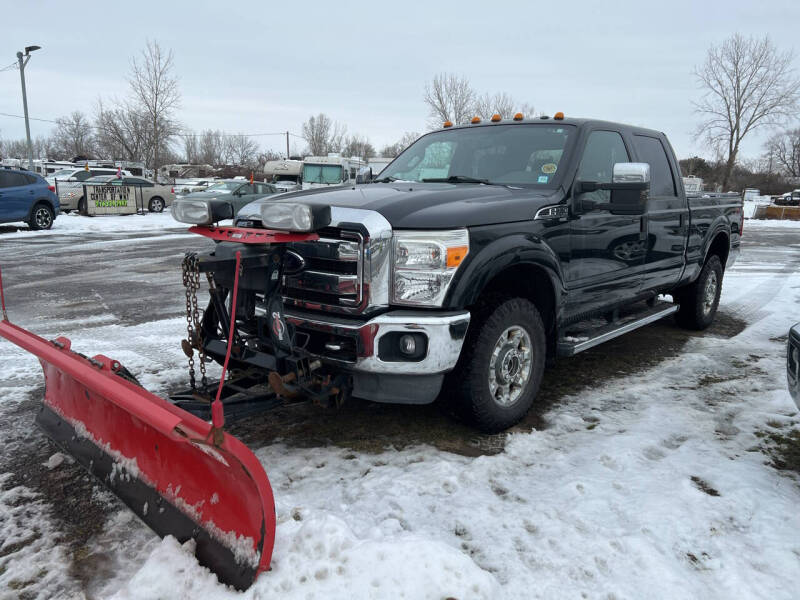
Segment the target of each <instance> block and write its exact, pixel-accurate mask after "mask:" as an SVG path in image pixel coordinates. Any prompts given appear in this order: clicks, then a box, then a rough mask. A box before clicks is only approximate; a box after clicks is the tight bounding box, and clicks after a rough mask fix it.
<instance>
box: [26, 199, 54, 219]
mask: <svg viewBox="0 0 800 600" xmlns="http://www.w3.org/2000/svg"><path fill="white" fill-rule="evenodd" d="M40 204H44V205H45V206H47V208H49V209H50V212H52V213H53V220H55V218H56V215H57V213H58V211H57V210H56V207H55V206H53V202H52V201H51V200H50V199H49V198H47V197H46V196H42V197H40V198H37V199H36V200H34V201H33V202H31V207H30V208H29V209H28V218H27V219H25V220H26V221H29V220H31V219H32V218H33V211H34V210H36V207H37V206H39V205H40Z"/></svg>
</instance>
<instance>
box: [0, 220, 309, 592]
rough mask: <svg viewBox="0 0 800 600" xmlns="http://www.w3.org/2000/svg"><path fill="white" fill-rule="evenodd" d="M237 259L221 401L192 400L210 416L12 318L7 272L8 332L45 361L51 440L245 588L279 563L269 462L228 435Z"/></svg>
mask: <svg viewBox="0 0 800 600" xmlns="http://www.w3.org/2000/svg"><path fill="white" fill-rule="evenodd" d="M192 230H193V232H194V233H199V234H201V235H205V236H206V237H210V238H212V239H216V240H223V239H229V240H235V241H237V242H240V243H249V244H261V245H266V246H267V247H269V246H270V245H280V244H281V243H284V242H288V241H293V240H296V239H303V240H307V239H313V238H316V236H315V235H314V234H309V235H294V236H293V235H291V234H284V233H278V232H270V234H265V233H264V232H263V231H262V232H259V235H252V232H248V231H241V230H238V229H237V228H218V227H213V228H212V227H209V228H201V227H194V228H192ZM235 260H236V263H235V264H236V278H235V282H234V286H233V288H232V292H233V293H232V297H233V298H232V300H233V301H232V303H231V307H232V311H231V314H230V334H229V335H228V336H227V337H228V342H227V353H226V357H225V363H224V365H223V372H222V376H221V378H220V381H219V386H218V389H217V390H216V398H215V399H214V400H212V393H211V391H210V390H209V389H208V388H207V389H205V390H204V393H203V394H200V393H198V392H199V390H196V389H195V388H194V386H193V389H192V390H191V394H190V395H189V396H190V397H191V400H192V402H190V403H189V404H190V405H193V404H203V405H204V406H206V407H207V408H208V410H207V411H206V412H205V413H202V414H207V415H209V416H210V422H209V421H208V420H205V417H204V418H200V417H198V416H196V415H195V414H192V413H190V412H188V411H187V410H184V408H181V407H180V406H179V405H178V404H179V403H173V402H170V401H168V400H165V399H163V398H160V397H159V396H156V395H154V394H152V393H150V392H148V391H147V390H145V389H144V388H143V387H141V386H140V385H138V382H137V381H136V380H135V378H134V377H133V376H132V375H131V374H130V373H129V372H128V371H127V370H126V369H125V368H124V367H123V366H122V365H121V364H120V363H119V362H118V361H116V360H114V359H111V358H108V357H106V356H102V355H97V356H94V357H92V358H89V357H87V356H84V355H83V354H80V353H78V352H75V351H73V350H72V348H71V342H70V340H69V339H67V338H64V337H59V338H57V339H55V340H46V339H44V338H41V337H39V336H37V335H35V334H33V333H31V332H29V331H27V330H25V329H23V328H21V327H18V326H17V325H14V324H12V323H11V322H10V321H9V320H8V316H7V314H6V308H5V298H4V296H3V289H2V275H1V274H0V301H2V320H0V336H2V337H4V338H6V339H7V340H9V341H11V342H12V343H14V344H16V345H18V346H20V347H21V348H23V349H24V350H27V351H28V352H30V353H32V354H34V355H35V356H36V357H38V359H39V362H40V363H41V365H42V369H43V371H44V377H45V386H46V388H45V395H44V398H43V401H42V405H41V407H40V409H39V412H38V414H37V417H36V423H37V425H39V426H40V427H41V428H42V429H43V430H44V432H45V433H46V434H47V435H48V437H50V438H51V439H52V440H53V441H54V442H55V443H56V444H57V445H58V446H60V447H61V448H62V449H63V450H64V451H65V452H66V453H68V454H70V455H72V456H73V457H74V458H75V459H76V460H77V461H78V462H79V463H80V464H81V465H83V466H84V467H85V468H86V469H88V470H89V471H90V472H91V473H92V474H93V475H95V476H96V477H97V478H98V479H99V480H100V481H101V482H102V483H103V484H104V485H106V486H107V487H108V488H109V489H110V490H111V491H112V492H113V493H114V494H116V495H117V496H118V497H119V498H120V499H121V500H122V501H123V502H124V503H125V504H126V505H127V506H128V507H129V508H130V509H131V510H132V511H133V512H134V513H135V514H136V515H137V516H138V517H139V518H140V519H141V520H142V521H144V522H145V523H146V524H147V525H148V526H149V527H150V528H151V529H153V530H154V531H155V532H156V533H158V534H159V535H160V536H166V535H172V536H174V537H175V538H177V539H178V541H180V542H181V543H183V542H185V541H188V540H190V539H193V540H195V544H196V546H195V547H196V551H195V553H196V556H197V559H198V561H199V562H200V564H202V565H204V566H207V567H208V568H210V569H211V570H212V571H214V572H215V573H216V574H217V576H218V578H219V580H220V581H221V582H223V583H225V584H228V585H232V586H234V587H235V588H237V589H240V590H242V589H246V588H247V587H249V586H250V585H251V584H252V583H253V581H254V580H255V579H256V577H257V576H258V575H259V574H260V573H261V572H263V571H266V570H268V569H269V565H270V560H271V557H272V550H273V544H274V541H275V504H274V499H273V495H272V489H271V487H270V483H269V480H268V478H267V475H266V473H265V471H264V468H263V467H262V465H261V463H260V462H259V461H258V459H257V458H256V457H255V455H254V454H253V453H252V452H251V451H250V449H248V448H247V446H245V445H244V444H243V443H242V442H240V441H239V440H238V439H236V438H235V437H233V436H231V435H229V434H228V433H226V432H225V431H223V426H224V422H225V411H226V410H227V405H226V408H225V409H223V403H222V402H221V400H230V399H231V395H230V393H229V392H224V388H226V386H227V385H228V383H229V381H226V378H225V369H226V368H227V366H228V359H229V358H230V354H231V348H232V346H233V345H234V344H233V341H234V339H235V337H236V336H235V334H234V323H235V321H236V305H237V302H236V291H237V286H238V282H239V277H238V275H239V272H240V270H241V269H240V266H241V265H240V260H241V256H240V254H239V253H238V252H237V253H236V259H235ZM190 337H191V336H190ZM184 351H186V348H185V347H184ZM202 358H203V357H202V355H201V360H202ZM192 382H193V383H194V381H193V380H192ZM212 387H214V386H212ZM234 387H235V386H234ZM237 389H238V388H237ZM233 396H236V394H234V395H233ZM274 403H276V402H274ZM231 404H235V402H231ZM246 414H249V413H246Z"/></svg>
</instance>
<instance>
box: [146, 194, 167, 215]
mask: <svg viewBox="0 0 800 600" xmlns="http://www.w3.org/2000/svg"><path fill="white" fill-rule="evenodd" d="M148 209H149V210H150V212H157V213H160V212H163V211H164V200H163V199H161V198H159V197H158V196H155V197H153V198H150V203H149V204H148Z"/></svg>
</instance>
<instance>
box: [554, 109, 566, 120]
mask: <svg viewBox="0 0 800 600" xmlns="http://www.w3.org/2000/svg"><path fill="white" fill-rule="evenodd" d="M553 118H554V119H555V120H556V121H563V120H564V113H563V112H561V111H558V112H557V113H556V114H554V115H553Z"/></svg>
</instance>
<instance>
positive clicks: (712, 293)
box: [703, 271, 718, 316]
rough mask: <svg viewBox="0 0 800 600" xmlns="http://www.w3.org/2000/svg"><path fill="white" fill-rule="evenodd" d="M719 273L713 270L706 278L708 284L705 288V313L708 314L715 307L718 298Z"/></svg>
mask: <svg viewBox="0 0 800 600" xmlns="http://www.w3.org/2000/svg"><path fill="white" fill-rule="evenodd" d="M717 285H718V282H717V273H716V272H715V271H711V272H710V273H709V274H708V279H706V285H705V288H704V289H703V315H704V316H708V315H710V314H711V311H712V310H713V308H714V302H715V301H716V299H717Z"/></svg>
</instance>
